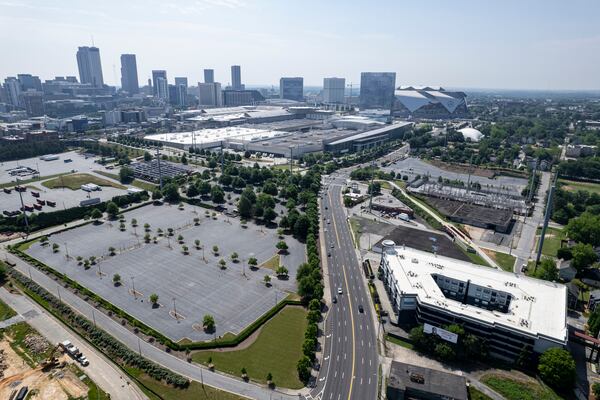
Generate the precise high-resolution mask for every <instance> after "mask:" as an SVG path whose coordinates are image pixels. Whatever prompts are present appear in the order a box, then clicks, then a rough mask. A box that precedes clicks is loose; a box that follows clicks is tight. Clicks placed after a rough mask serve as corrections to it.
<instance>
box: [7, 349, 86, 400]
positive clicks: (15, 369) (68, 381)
mask: <svg viewBox="0 0 600 400" xmlns="http://www.w3.org/2000/svg"><path fill="white" fill-rule="evenodd" d="M0 354H2V355H3V357H4V365H5V366H6V369H4V371H3V372H4V377H3V379H2V380H0V398H2V399H8V398H9V397H10V395H11V393H12V392H13V390H19V389H20V388H21V387H23V386H27V387H28V388H29V393H33V394H32V395H30V396H28V399H40V400H41V399H48V400H68V399H70V398H80V397H84V396H86V395H87V392H88V388H87V386H86V385H85V384H84V383H83V382H81V380H80V379H79V378H78V377H77V376H76V375H75V373H74V372H73V371H71V370H70V369H69V368H68V367H62V368H53V369H50V370H48V371H42V368H41V367H40V366H38V367H36V368H35V369H32V368H31V367H29V366H28V365H27V363H25V362H24V361H23V359H22V358H21V357H19V355H18V354H17V353H15V351H14V350H13V349H12V348H11V347H10V344H9V342H8V341H7V340H6V339H5V340H2V341H0ZM66 360H67V358H66V356H62V357H61V359H60V361H61V362H62V361H66Z"/></svg>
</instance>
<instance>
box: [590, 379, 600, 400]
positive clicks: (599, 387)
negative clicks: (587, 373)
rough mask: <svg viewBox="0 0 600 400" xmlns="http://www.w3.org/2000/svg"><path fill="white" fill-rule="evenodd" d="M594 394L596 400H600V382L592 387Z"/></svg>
mask: <svg viewBox="0 0 600 400" xmlns="http://www.w3.org/2000/svg"><path fill="white" fill-rule="evenodd" d="M592 393H593V394H594V398H595V399H596V400H600V382H595V383H594V384H593V385H592Z"/></svg>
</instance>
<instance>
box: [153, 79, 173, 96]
mask: <svg viewBox="0 0 600 400" xmlns="http://www.w3.org/2000/svg"><path fill="white" fill-rule="evenodd" d="M154 86H155V87H156V94H155V96H156V97H158V98H159V99H165V100H169V83H168V82H167V80H166V79H165V78H163V77H162V76H158V77H157V78H156V80H155V81H154Z"/></svg>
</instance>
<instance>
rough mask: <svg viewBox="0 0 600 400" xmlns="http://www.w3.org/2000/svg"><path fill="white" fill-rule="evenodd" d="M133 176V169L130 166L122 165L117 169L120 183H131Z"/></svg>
mask: <svg viewBox="0 0 600 400" xmlns="http://www.w3.org/2000/svg"><path fill="white" fill-rule="evenodd" d="M133 178H134V172H133V169H132V168H130V167H126V166H125V167H122V168H121V170H120V171H119V180H120V181H121V183H131V182H132V181H133Z"/></svg>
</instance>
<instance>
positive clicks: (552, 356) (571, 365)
mask: <svg viewBox="0 0 600 400" xmlns="http://www.w3.org/2000/svg"><path fill="white" fill-rule="evenodd" d="M538 372H539V373H540V377H541V378H542V380H543V381H544V382H546V384H548V385H549V386H551V387H553V388H554V389H557V390H559V391H561V392H568V391H570V390H571V389H572V387H573V385H574V384H575V376H576V371H575V360H573V356H572V355H571V353H569V352H568V351H567V350H565V349H561V348H558V347H554V348H551V349H548V350H546V351H544V353H543V354H542V355H541V356H540V362H539V364H538Z"/></svg>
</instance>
